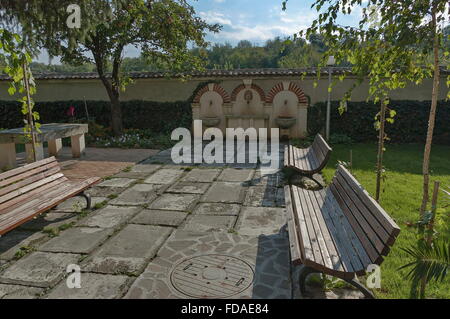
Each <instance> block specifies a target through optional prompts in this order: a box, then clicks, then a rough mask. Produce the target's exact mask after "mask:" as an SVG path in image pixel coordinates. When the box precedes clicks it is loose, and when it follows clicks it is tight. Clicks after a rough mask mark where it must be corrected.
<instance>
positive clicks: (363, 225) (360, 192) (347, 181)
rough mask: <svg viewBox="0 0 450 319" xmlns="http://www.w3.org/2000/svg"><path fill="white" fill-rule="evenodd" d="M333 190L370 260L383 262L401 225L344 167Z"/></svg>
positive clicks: (337, 174)
mask: <svg viewBox="0 0 450 319" xmlns="http://www.w3.org/2000/svg"><path fill="white" fill-rule="evenodd" d="M330 189H331V191H332V192H333V194H334V197H335V198H336V200H337V202H338V203H339V206H340V207H341V209H342V211H343V212H344V214H345V215H346V217H347V219H348V221H349V223H350V225H351V226H352V228H353V230H354V231H355V233H356V235H357V236H358V238H359V239H360V241H361V243H362V245H363V247H364V248H365V250H366V252H367V254H368V255H369V257H370V258H371V259H372V260H373V261H380V255H383V256H386V255H387V253H388V252H389V247H390V246H392V245H393V244H394V242H395V239H396V237H397V235H398V234H399V232H400V228H399V227H398V225H397V224H396V223H395V222H394V220H392V218H391V217H390V216H389V215H388V214H387V213H386V212H385V211H384V209H383V208H382V207H381V206H380V205H379V204H378V203H377V202H376V201H375V200H374V199H373V198H372V197H370V195H369V194H368V193H367V191H366V190H365V189H364V188H363V187H362V186H361V184H359V183H358V181H357V180H356V179H355V178H354V177H353V175H352V174H351V173H350V172H349V171H348V170H347V169H346V168H344V167H343V166H342V165H339V166H338V169H337V171H336V175H335V176H334V178H333V181H332V183H331V185H330Z"/></svg>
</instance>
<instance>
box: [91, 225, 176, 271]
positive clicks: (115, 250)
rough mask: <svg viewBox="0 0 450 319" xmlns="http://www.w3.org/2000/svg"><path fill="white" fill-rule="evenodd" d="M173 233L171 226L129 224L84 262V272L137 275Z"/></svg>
mask: <svg viewBox="0 0 450 319" xmlns="http://www.w3.org/2000/svg"><path fill="white" fill-rule="evenodd" d="M171 232H172V228H170V227H159V226H147V225H134V224H130V225H127V226H125V228H124V229H122V230H121V231H120V232H118V233H117V234H116V235H114V237H112V238H111V239H110V240H108V241H107V242H106V243H105V244H104V245H103V246H102V247H101V248H100V249H99V250H98V251H97V252H95V253H94V254H93V256H92V257H90V258H88V259H86V260H85V261H84V262H83V264H84V266H83V270H85V271H90V272H99V273H107V274H131V273H136V272H138V271H139V270H140V269H142V268H143V267H144V266H145V264H146V263H147V262H148V260H149V259H150V258H152V257H154V256H155V254H156V252H157V251H158V249H159V247H160V246H161V245H162V244H163V243H164V241H165V240H166V238H167V237H168V236H169V235H170V233H171Z"/></svg>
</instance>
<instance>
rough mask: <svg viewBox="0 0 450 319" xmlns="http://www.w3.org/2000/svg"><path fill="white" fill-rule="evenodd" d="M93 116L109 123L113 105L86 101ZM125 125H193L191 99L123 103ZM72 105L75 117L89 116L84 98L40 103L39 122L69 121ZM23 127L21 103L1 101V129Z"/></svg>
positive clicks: (162, 128) (158, 128)
mask: <svg viewBox="0 0 450 319" xmlns="http://www.w3.org/2000/svg"><path fill="white" fill-rule="evenodd" d="M86 103H87V106H88V112H89V117H90V118H95V121H96V122H97V123H98V124H100V125H103V126H109V125H110V114H111V112H110V105H109V102H107V101H86ZM121 105H122V118H123V125H124V127H125V128H134V129H150V130H152V131H154V132H155V133H168V132H171V131H172V130H173V129H175V128H177V127H187V128H189V127H190V126H191V122H192V111H191V105H190V103H189V102H186V101H181V102H170V103H160V102H151V101H142V100H135V101H125V102H121ZM70 106H74V107H75V119H76V120H80V119H86V112H85V106H84V101H58V102H37V103H36V106H35V109H36V110H37V111H38V112H39V114H40V116H41V119H40V123H53V122H70V121H72V120H73V119H72V118H71V117H70V116H68V115H67V111H68V109H69V108H70ZM21 126H23V117H22V114H21V113H20V107H19V103H18V102H15V101H0V128H14V127H21Z"/></svg>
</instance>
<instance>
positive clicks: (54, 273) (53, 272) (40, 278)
mask: <svg viewBox="0 0 450 319" xmlns="http://www.w3.org/2000/svg"><path fill="white" fill-rule="evenodd" d="M80 256H81V255H75V254H64V253H59V254H55V253H46V252H40V251H37V252H33V253H31V254H29V255H27V256H25V257H23V258H21V259H20V260H18V261H17V262H16V263H15V264H12V265H11V266H10V267H8V268H7V269H6V270H5V271H4V272H3V273H2V274H0V283H5V284H19V285H27V286H33V287H41V288H46V287H50V286H53V285H55V284H56V283H57V282H58V281H59V280H60V279H61V278H62V277H63V276H64V275H65V274H67V272H66V269H67V266H68V265H71V264H76V263H77V262H78V260H79V259H80Z"/></svg>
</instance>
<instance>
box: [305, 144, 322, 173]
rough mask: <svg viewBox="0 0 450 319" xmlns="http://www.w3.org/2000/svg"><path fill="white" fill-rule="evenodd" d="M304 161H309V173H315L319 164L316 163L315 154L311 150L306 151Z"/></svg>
mask: <svg viewBox="0 0 450 319" xmlns="http://www.w3.org/2000/svg"><path fill="white" fill-rule="evenodd" d="M306 159H307V160H308V161H309V165H310V169H311V171H315V170H316V169H317V168H318V167H319V166H320V163H319V162H318V160H317V157H316V154H315V152H314V150H313V149H312V148H309V149H308V153H307V154H306Z"/></svg>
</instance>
